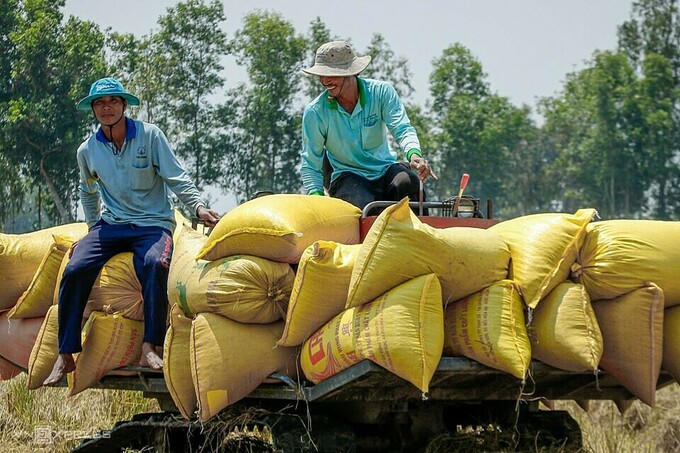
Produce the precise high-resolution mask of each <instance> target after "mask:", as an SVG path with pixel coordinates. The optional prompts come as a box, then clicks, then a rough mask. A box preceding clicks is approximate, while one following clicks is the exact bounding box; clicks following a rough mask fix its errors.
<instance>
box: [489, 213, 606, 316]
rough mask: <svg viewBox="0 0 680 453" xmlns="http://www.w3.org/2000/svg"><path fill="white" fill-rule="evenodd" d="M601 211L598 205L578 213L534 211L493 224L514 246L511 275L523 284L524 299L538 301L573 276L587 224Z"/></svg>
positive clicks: (532, 303)
mask: <svg viewBox="0 0 680 453" xmlns="http://www.w3.org/2000/svg"><path fill="white" fill-rule="evenodd" d="M596 215H597V212H596V211H595V210H594V209H579V210H578V211H576V213H575V214H563V213H543V214H532V215H527V216H523V217H517V218H515V219H510V220H506V221H504V222H501V223H498V224H496V225H493V226H492V227H490V228H489V230H492V231H494V232H496V233H498V234H499V235H500V236H501V237H502V238H503V240H504V241H505V242H506V243H507V244H508V247H510V255H511V257H512V259H511V266H510V278H511V279H512V280H514V281H515V282H517V283H518V284H519V287H520V290H521V291H522V297H523V298H524V302H525V303H526V305H527V306H528V307H529V308H536V306H537V305H538V302H539V301H540V300H541V299H542V298H543V297H545V296H546V295H547V294H548V293H549V292H550V291H552V290H553V288H555V286H557V285H558V284H560V283H562V282H563V281H565V280H566V279H567V278H568V277H569V271H570V268H571V265H572V264H573V263H574V261H576V257H577V255H578V251H579V249H580V248H581V244H583V240H584V237H585V234H586V227H587V226H588V224H589V223H590V222H591V220H593V218H594V217H595V216H596Z"/></svg>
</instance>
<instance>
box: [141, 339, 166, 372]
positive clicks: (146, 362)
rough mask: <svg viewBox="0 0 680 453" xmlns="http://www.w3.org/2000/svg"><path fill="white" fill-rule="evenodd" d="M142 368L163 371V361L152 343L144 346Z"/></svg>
mask: <svg viewBox="0 0 680 453" xmlns="http://www.w3.org/2000/svg"><path fill="white" fill-rule="evenodd" d="M139 364H140V365H141V366H148V367H151V368H152V369H154V370H162V369H163V359H161V357H160V356H159V355H158V352H157V351H156V347H155V346H154V345H152V344H151V343H143V344H142V357H141V358H140V359H139Z"/></svg>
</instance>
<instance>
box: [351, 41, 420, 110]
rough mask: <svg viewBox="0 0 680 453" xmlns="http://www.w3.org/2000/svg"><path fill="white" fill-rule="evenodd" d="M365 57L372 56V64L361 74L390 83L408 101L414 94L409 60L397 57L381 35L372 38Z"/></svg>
mask: <svg viewBox="0 0 680 453" xmlns="http://www.w3.org/2000/svg"><path fill="white" fill-rule="evenodd" d="M364 55H370V56H371V63H370V64H369V65H368V67H367V68H366V69H365V70H364V72H362V73H361V76H362V77H367V78H371V79H378V80H386V81H388V82H390V83H391V84H392V85H394V88H395V89H396V90H397V93H399V96H400V97H401V98H402V99H403V100H407V99H408V98H409V96H410V95H411V94H412V93H413V86H412V85H411V76H412V74H411V71H410V70H409V68H408V60H406V58H404V57H395V55H394V51H393V50H392V48H391V47H390V45H389V44H388V43H387V42H386V41H385V38H384V37H383V36H382V35H381V34H379V33H376V34H374V35H373V36H372V38H371V43H370V44H369V46H368V49H366V51H365V52H364Z"/></svg>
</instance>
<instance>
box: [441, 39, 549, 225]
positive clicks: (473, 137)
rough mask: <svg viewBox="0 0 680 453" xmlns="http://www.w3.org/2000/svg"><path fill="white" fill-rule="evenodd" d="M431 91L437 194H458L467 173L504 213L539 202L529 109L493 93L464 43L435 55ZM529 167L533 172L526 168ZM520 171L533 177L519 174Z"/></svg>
mask: <svg viewBox="0 0 680 453" xmlns="http://www.w3.org/2000/svg"><path fill="white" fill-rule="evenodd" d="M430 91H431V95H432V113H433V118H432V122H433V132H432V144H433V146H434V147H435V150H434V155H435V156H436V158H435V159H434V160H435V162H436V163H437V169H438V175H439V177H440V181H439V182H438V183H437V184H436V190H437V192H438V195H439V198H446V197H449V196H453V195H456V194H457V188H458V181H459V180H460V175H461V174H463V173H468V174H470V183H469V184H468V188H469V193H472V194H475V195H476V196H478V197H480V198H482V199H483V198H491V199H495V200H496V210H497V211H498V212H500V213H501V215H508V214H510V213H513V214H514V213H518V212H517V207H519V208H520V209H525V208H527V207H532V208H533V207H536V206H537V205H540V200H538V199H532V198H536V197H535V196H534V195H535V191H534V190H533V188H534V187H536V186H537V185H538V182H537V181H540V179H539V178H540V175H541V169H540V168H538V165H536V161H535V158H534V152H533V150H534V148H533V147H532V146H531V145H530V144H531V143H532V137H533V134H534V130H533V125H532V122H531V120H530V118H529V111H528V109H520V108H517V107H515V106H513V105H512V104H511V103H510V101H509V100H508V99H507V98H505V97H502V96H498V95H495V94H492V93H491V90H490V88H489V86H488V83H487V82H486V74H484V71H483V68H482V65H481V63H480V62H479V61H478V60H477V59H476V58H474V56H473V55H472V54H471V53H470V51H469V50H468V49H466V48H465V47H463V46H462V45H460V44H456V45H454V46H451V47H449V48H447V49H445V50H444V52H443V55H442V56H441V57H440V58H439V59H436V60H435V62H434V69H433V72H432V74H431V75H430ZM430 153H432V151H431V152H430ZM527 167H529V168H532V169H533V171H532V172H527V171H523V170H525V169H526V168H527ZM518 174H519V175H522V176H524V177H527V176H528V177H529V178H531V179H529V180H520V179H517V178H518ZM527 197H532V198H530V199H527ZM504 211H505V212H504ZM519 213H522V212H519Z"/></svg>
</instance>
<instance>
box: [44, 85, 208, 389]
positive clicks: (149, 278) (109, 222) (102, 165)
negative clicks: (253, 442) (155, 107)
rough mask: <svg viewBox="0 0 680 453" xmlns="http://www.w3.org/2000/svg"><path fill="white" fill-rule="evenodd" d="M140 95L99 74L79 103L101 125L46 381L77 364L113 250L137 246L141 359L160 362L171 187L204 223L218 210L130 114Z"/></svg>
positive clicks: (88, 153) (89, 147)
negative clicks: (95, 291) (87, 316)
mask: <svg viewBox="0 0 680 453" xmlns="http://www.w3.org/2000/svg"><path fill="white" fill-rule="evenodd" d="M128 105H139V98H137V97H136V96H135V95H133V94H130V93H128V92H127V91H125V89H124V88H123V85H121V84H120V83H119V82H118V81H117V80H116V79H113V78H110V77H106V78H103V79H100V80H97V81H96V82H94V83H93V84H92V87H91V88H90V94H89V95H88V96H87V97H85V98H83V99H82V100H81V101H80V102H78V104H77V109H78V110H82V111H89V110H91V111H92V112H93V113H94V116H95V117H96V118H97V121H98V122H99V123H100V125H101V126H100V128H99V130H97V132H96V133H94V134H93V135H92V136H90V137H89V138H87V139H86V140H85V141H84V142H83V143H82V144H81V145H80V147H79V148H78V152H77V161H78V168H79V170H80V189H79V191H80V200H81V203H82V207H83V212H84V214H85V221H86V222H87V225H88V227H89V233H88V234H87V235H86V236H85V237H83V238H82V239H80V240H79V241H78V243H77V247H75V248H73V249H72V252H71V253H72V255H71V258H70V260H69V262H68V264H67V266H66V268H65V270H64V273H63V278H62V281H61V284H60V287H59V310H58V311H59V314H58V318H59V356H58V358H57V361H56V363H55V365H54V367H53V369H52V372H51V374H50V376H49V377H48V378H47V379H46V380H45V381H44V382H43V384H44V385H56V384H57V383H59V382H60V381H61V380H62V379H63V377H64V375H66V374H67V373H69V372H71V371H73V370H74V369H75V362H74V360H73V354H74V353H77V352H79V351H81V350H82V346H81V338H80V331H81V322H82V317H83V313H84V309H85V305H86V303H87V300H88V298H89V294H90V290H91V289H92V285H93V284H94V282H95V280H96V278H97V275H98V274H99V271H100V270H101V268H102V266H103V265H104V264H105V263H106V262H107V261H108V260H109V259H110V258H111V257H113V256H114V255H116V254H118V253H122V252H132V253H133V256H134V257H133V262H134V265H135V271H136V273H137V277H138V278H139V281H140V283H141V287H142V297H143V299H144V338H143V345H142V355H141V358H140V365H142V366H150V367H151V368H154V369H161V368H162V367H163V360H162V359H161V358H160V356H159V355H158V350H157V348H159V347H162V345H163V340H164V337H165V330H166V319H167V309H168V308H167V306H168V295H167V283H168V269H169V265H170V259H171V257H172V250H173V243H172V231H173V229H174V227H175V220H174V214H173V209H172V204H171V201H170V191H172V192H173V193H174V194H175V195H176V196H177V197H178V198H179V199H180V200H181V201H182V203H184V205H185V206H187V208H189V209H190V210H191V211H192V212H194V213H195V214H196V216H197V217H199V218H200V219H202V220H203V221H204V222H205V223H206V224H207V225H209V226H214V225H215V224H216V223H217V221H218V220H219V215H218V214H217V213H216V212H215V211H212V210H210V209H208V208H206V206H205V204H204V203H203V202H202V201H201V197H200V194H199V191H198V189H197V188H196V186H195V185H194V183H193V182H192V181H191V180H190V179H189V177H188V175H187V174H186V171H185V170H184V169H183V168H182V166H181V165H180V163H179V161H178V160H177V158H176V157H175V155H174V153H173V152H172V150H171V149H170V145H169V144H168V141H167V139H166V138H165V135H164V134H163V132H162V131H161V130H160V129H158V127H156V126H154V125H152V124H148V123H144V122H142V121H137V120H132V119H130V118H128V117H127V116H126V115H125V110H126V108H127V106H128Z"/></svg>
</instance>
